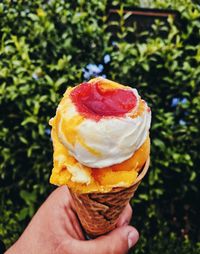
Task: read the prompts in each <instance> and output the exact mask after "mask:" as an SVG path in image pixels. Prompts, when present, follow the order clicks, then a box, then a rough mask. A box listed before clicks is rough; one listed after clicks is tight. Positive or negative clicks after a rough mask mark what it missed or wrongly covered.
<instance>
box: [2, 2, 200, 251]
mask: <svg viewBox="0 0 200 254" xmlns="http://www.w3.org/2000/svg"><path fill="white" fill-rule="evenodd" d="M140 2H141V3H142V2H143V1H138V3H137V4H141V3H140ZM152 2H153V3H152V4H149V6H150V7H156V8H171V9H176V10H178V11H179V12H180V20H179V22H178V23H177V22H176V21H175V20H174V19H173V17H172V16H170V17H169V18H168V21H167V24H166V22H163V21H161V20H155V22H154V24H153V25H152V29H151V30H149V31H143V32H141V33H139V34H137V36H134V40H132V41H127V40H126V38H127V35H128V33H130V32H131V33H134V31H135V34H136V31H137V25H136V24H135V25H133V26H132V27H131V28H130V27H126V26H125V25H124V24H125V20H126V19H127V18H128V15H124V14H123V8H125V7H127V6H128V7H130V6H133V5H134V4H136V1H130V0H129V1H128V0H127V1H124V4H123V5H122V4H120V6H119V12H118V14H119V28H120V29H119V31H118V34H117V37H116V38H114V39H113V37H112V35H111V33H110V32H108V26H109V23H108V22H107V7H108V4H107V1H106V0H103V1H96V0H92V1H84V0H80V1H62V0H52V1H48V2H47V1H42V0H36V1H22V0H19V1H12V2H11V1H9V0H7V1H6V0H5V1H3V3H0V20H1V22H0V29H1V32H0V35H1V47H0V57H1V61H0V112H1V120H0V127H1V128H0V137H1V143H0V146H1V155H0V181H1V182H0V186H1V187H0V196H1V208H2V209H1V211H0V235H1V236H2V238H3V240H4V242H5V243H6V245H7V246H9V245H10V244H12V243H13V241H14V240H15V239H16V238H17V237H18V236H19V234H20V233H21V232H22V231H23V229H24V227H25V226H26V224H27V222H28V221H29V220H30V218H31V216H32V215H33V214H34V212H35V211H36V209H37V208H38V206H39V205H40V204H41V203H42V201H43V200H44V199H45V197H46V196H47V195H48V193H49V192H50V191H52V189H53V187H52V186H50V184H49V182H48V181H49V176H50V173H51V168H52V145H51V141H50V129H49V125H48V121H49V119H50V117H52V116H53V115H54V114H55V109H56V106H57V104H58V102H59V100H60V98H61V96H62V94H63V92H64V91H65V89H66V87H67V86H68V85H74V84H77V83H80V82H82V81H83V80H84V79H89V78H90V77H92V76H95V75H96V74H98V75H105V76H106V77H107V78H110V79H113V80H116V81H118V82H121V83H124V84H129V85H132V86H134V87H136V88H137V89H138V90H139V92H140V94H141V95H142V97H143V98H145V99H146V100H147V101H148V103H149V105H150V106H151V108H152V113H153V119H152V128H151V139H152V152H151V168H150V172H149V174H148V176H147V177H146V179H145V180H144V181H143V183H142V185H141V187H140V189H139V191H138V193H137V195H136V198H135V200H134V221H133V224H134V225H136V226H137V227H138V228H139V229H140V230H141V232H142V237H141V240H140V243H139V245H138V248H137V249H136V251H135V253H159V252H161V251H162V252H163V253H166V254H167V253H172V252H173V253H197V252H199V248H200V247H199V243H198V242H200V234H199V228H198V225H197V223H196V218H197V215H198V214H199V206H200V205H199V202H198V200H199V195H198V185H197V181H198V179H199V176H198V172H197V168H198V166H199V164H200V161H199V156H198V147H199V146H200V138H199V129H200V122H199V111H200V92H199V85H200V68H199V64H200V46H199V41H200V21H199V17H200V6H199V5H198V4H194V3H191V1H189V0H178V1H175V0H174V1H165V2H164V1H161V0H160V1H158V0H156V1H152ZM113 4H114V5H116V4H118V5H119V1H113ZM91 64H92V65H91Z"/></svg>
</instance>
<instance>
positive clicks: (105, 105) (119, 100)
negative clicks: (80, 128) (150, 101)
mask: <svg viewBox="0 0 200 254" xmlns="http://www.w3.org/2000/svg"><path fill="white" fill-rule="evenodd" d="M70 98H71V100H72V101H73V103H74V104H75V106H76V109H77V110H78V112H79V113H80V114H82V115H83V116H85V117H87V118H91V119H94V120H97V121H98V120H100V119H101V118H103V117H112V116H114V117H123V116H124V115H125V114H126V113H128V112H130V111H131V110H133V108H134V107H136V105H137V98H136V96H135V94H134V93H133V92H132V90H128V89H120V88H115V89H109V88H106V89H102V87H101V86H100V84H99V83H98V82H95V83H82V84H80V85H79V86H77V87H75V88H74V89H73V90H72V92H71V94H70Z"/></svg>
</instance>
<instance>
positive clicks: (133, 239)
mask: <svg viewBox="0 0 200 254" xmlns="http://www.w3.org/2000/svg"><path fill="white" fill-rule="evenodd" d="M138 239H139V234H138V232H137V231H136V230H135V231H131V232H130V233H129V234H128V247H129V249H130V248H131V247H133V246H134V245H135V244H136V243H137V241H138Z"/></svg>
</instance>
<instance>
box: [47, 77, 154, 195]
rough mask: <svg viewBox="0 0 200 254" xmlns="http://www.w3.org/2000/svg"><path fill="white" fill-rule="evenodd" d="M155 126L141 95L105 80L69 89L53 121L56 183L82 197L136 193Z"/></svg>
mask: <svg viewBox="0 0 200 254" xmlns="http://www.w3.org/2000/svg"><path fill="white" fill-rule="evenodd" d="M150 122H151V110H150V108H149V107H148V105H147V103H146V102H145V101H144V100H142V99H141V97H140V96H139V94H138V92H137V90H136V89H133V88H131V87H129V86H123V85H121V84H118V83H116V82H113V81H110V80H107V79H103V78H95V79H92V80H90V81H89V82H85V83H82V84H80V85H78V86H75V87H73V88H71V87H69V88H68V89H67V90H66V92H65V94H64V97H63V98H62V100H61V102H60V104H59V105H58V108H57V111H56V116H55V117H54V118H52V119H51V120H50V125H51V126H52V132H51V135H52V141H53V147H54V168H53V171H52V175H51V178H50V182H51V183H53V184H56V185H68V186H69V188H70V189H72V190H73V191H74V192H77V193H94V192H96V193H99V192H101V193H106V192H109V191H111V190H112V189H113V188H116V187H123V188H128V187H130V186H131V185H133V183H134V181H135V180H136V178H137V176H138V174H139V172H140V170H141V169H142V167H143V166H144V164H145V162H146V161H147V159H148V157H149V153H150V140H149V128H150Z"/></svg>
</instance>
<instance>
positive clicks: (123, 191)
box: [70, 158, 150, 238]
mask: <svg viewBox="0 0 200 254" xmlns="http://www.w3.org/2000/svg"><path fill="white" fill-rule="evenodd" d="M149 162H150V159H149V158H148V159H147V161H146V163H145V165H144V167H143V169H142V170H141V172H140V174H139V175H138V177H137V179H136V181H135V182H134V184H133V185H132V186H130V187H129V188H119V187H117V188H113V189H112V190H111V191H110V192H108V193H88V194H78V193H75V192H73V191H72V190H70V191H71V194H72V197H73V200H74V203H75V209H76V212H77V214H78V217H79V220H80V222H81V224H82V226H83V229H84V230H85V232H86V233H87V235H88V236H89V237H91V238H95V237H97V236H100V235H103V234H106V233H108V232H110V231H111V230H113V229H114V228H115V226H116V223H117V220H118V218H119V215H120V214H121V212H122V211H123V209H124V207H125V206H126V205H127V204H128V202H129V201H130V199H131V198H132V197H133V196H134V193H135V191H136V190H137V188H138V186H139V184H140V183H141V181H142V179H143V177H144V176H145V174H146V173H147V171H148V168H149Z"/></svg>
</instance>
